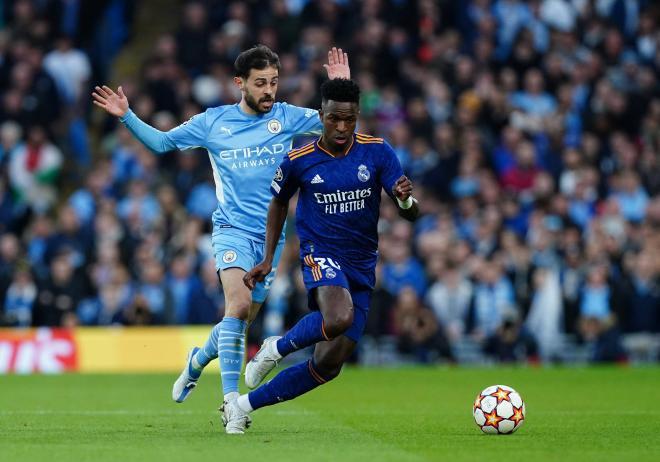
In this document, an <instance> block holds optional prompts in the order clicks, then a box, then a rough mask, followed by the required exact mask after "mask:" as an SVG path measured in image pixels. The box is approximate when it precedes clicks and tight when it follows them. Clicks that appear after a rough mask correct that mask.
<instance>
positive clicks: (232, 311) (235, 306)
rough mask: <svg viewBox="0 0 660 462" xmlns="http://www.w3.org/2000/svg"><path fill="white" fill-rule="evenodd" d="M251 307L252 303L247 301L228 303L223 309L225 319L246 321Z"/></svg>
mask: <svg viewBox="0 0 660 462" xmlns="http://www.w3.org/2000/svg"><path fill="white" fill-rule="evenodd" d="M251 306H252V302H251V301H249V300H235V301H233V302H231V303H228V304H227V306H226V307H225V317H228V318H236V319H240V320H242V321H248V320H249V319H250V307H251Z"/></svg>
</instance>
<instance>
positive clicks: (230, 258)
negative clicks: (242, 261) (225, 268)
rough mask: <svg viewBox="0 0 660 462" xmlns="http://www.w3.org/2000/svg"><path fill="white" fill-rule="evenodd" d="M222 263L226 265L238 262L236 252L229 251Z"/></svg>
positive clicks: (223, 257)
mask: <svg viewBox="0 0 660 462" xmlns="http://www.w3.org/2000/svg"><path fill="white" fill-rule="evenodd" d="M222 261H223V262H225V263H232V262H235V261H236V252H234V251H233V250H227V251H226V252H225V253H224V255H223V256H222Z"/></svg>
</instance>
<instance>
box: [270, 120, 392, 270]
mask: <svg viewBox="0 0 660 462" xmlns="http://www.w3.org/2000/svg"><path fill="white" fill-rule="evenodd" d="M402 175H403V170H402V168H401V164H400V163H399V160H398V159H397V157H396V154H395V153H394V151H393V150H392V148H391V146H390V145H389V144H387V143H385V142H384V141H383V139H382V138H374V137H371V136H367V135H362V134H360V133H356V134H354V135H353V139H352V143H351V146H350V147H349V149H348V152H347V154H346V155H345V156H343V157H339V158H335V157H333V156H332V155H330V154H329V153H328V152H327V151H326V150H324V149H323V148H322V147H320V146H319V145H318V141H317V142H314V143H312V144H309V145H307V146H303V147H302V148H300V149H296V150H293V151H291V152H290V153H289V154H288V155H287V156H286V157H285V158H284V160H283V161H282V163H281V165H280V168H279V169H278V170H277V171H276V173H275V177H274V178H273V181H272V183H271V192H272V194H273V195H274V196H275V197H277V198H280V199H282V200H289V199H290V198H291V197H292V196H293V194H294V193H295V192H296V191H297V190H300V194H299V196H298V206H297V211H296V229H297V231H298V235H299V237H300V245H301V254H302V253H306V252H310V251H311V252H314V251H315V250H317V249H318V250H323V251H324V252H328V253H330V254H332V255H335V256H337V257H338V258H341V260H342V261H343V262H344V263H347V264H349V265H350V266H351V267H353V268H355V269H359V270H365V271H366V270H373V267H374V266H375V263H376V258H377V255H378V217H379V212H380V197H381V189H384V190H385V192H386V193H387V194H389V195H390V196H392V188H393V187H394V184H395V183H396V181H397V180H398V179H399V178H400V177H401V176H402Z"/></svg>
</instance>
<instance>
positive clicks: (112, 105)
mask: <svg viewBox="0 0 660 462" xmlns="http://www.w3.org/2000/svg"><path fill="white" fill-rule="evenodd" d="M94 89H95V90H96V91H94V92H93V93H92V96H93V97H94V101H93V103H94V104H96V105H97V106H98V107H100V108H103V109H105V110H106V111H107V112H108V113H109V114H112V115H113V116H117V117H123V116H124V115H126V112H128V99H127V98H126V95H124V91H123V90H122V88H121V87H119V88H118V89H117V93H115V92H114V91H112V89H111V88H110V87H107V86H105V85H103V87H94Z"/></svg>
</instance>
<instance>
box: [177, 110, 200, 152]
mask: <svg viewBox="0 0 660 462" xmlns="http://www.w3.org/2000/svg"><path fill="white" fill-rule="evenodd" d="M206 127H207V125H206V112H202V113H201V114H197V115H194V116H192V117H191V118H190V119H188V120H187V121H186V122H184V123H182V124H181V125H179V126H178V127H175V128H173V129H172V130H170V131H169V132H167V137H168V138H169V139H170V140H171V141H172V142H173V143H174V144H175V145H176V147H177V148H178V149H191V148H200V147H206V138H207V134H208V133H207V128H206Z"/></svg>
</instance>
